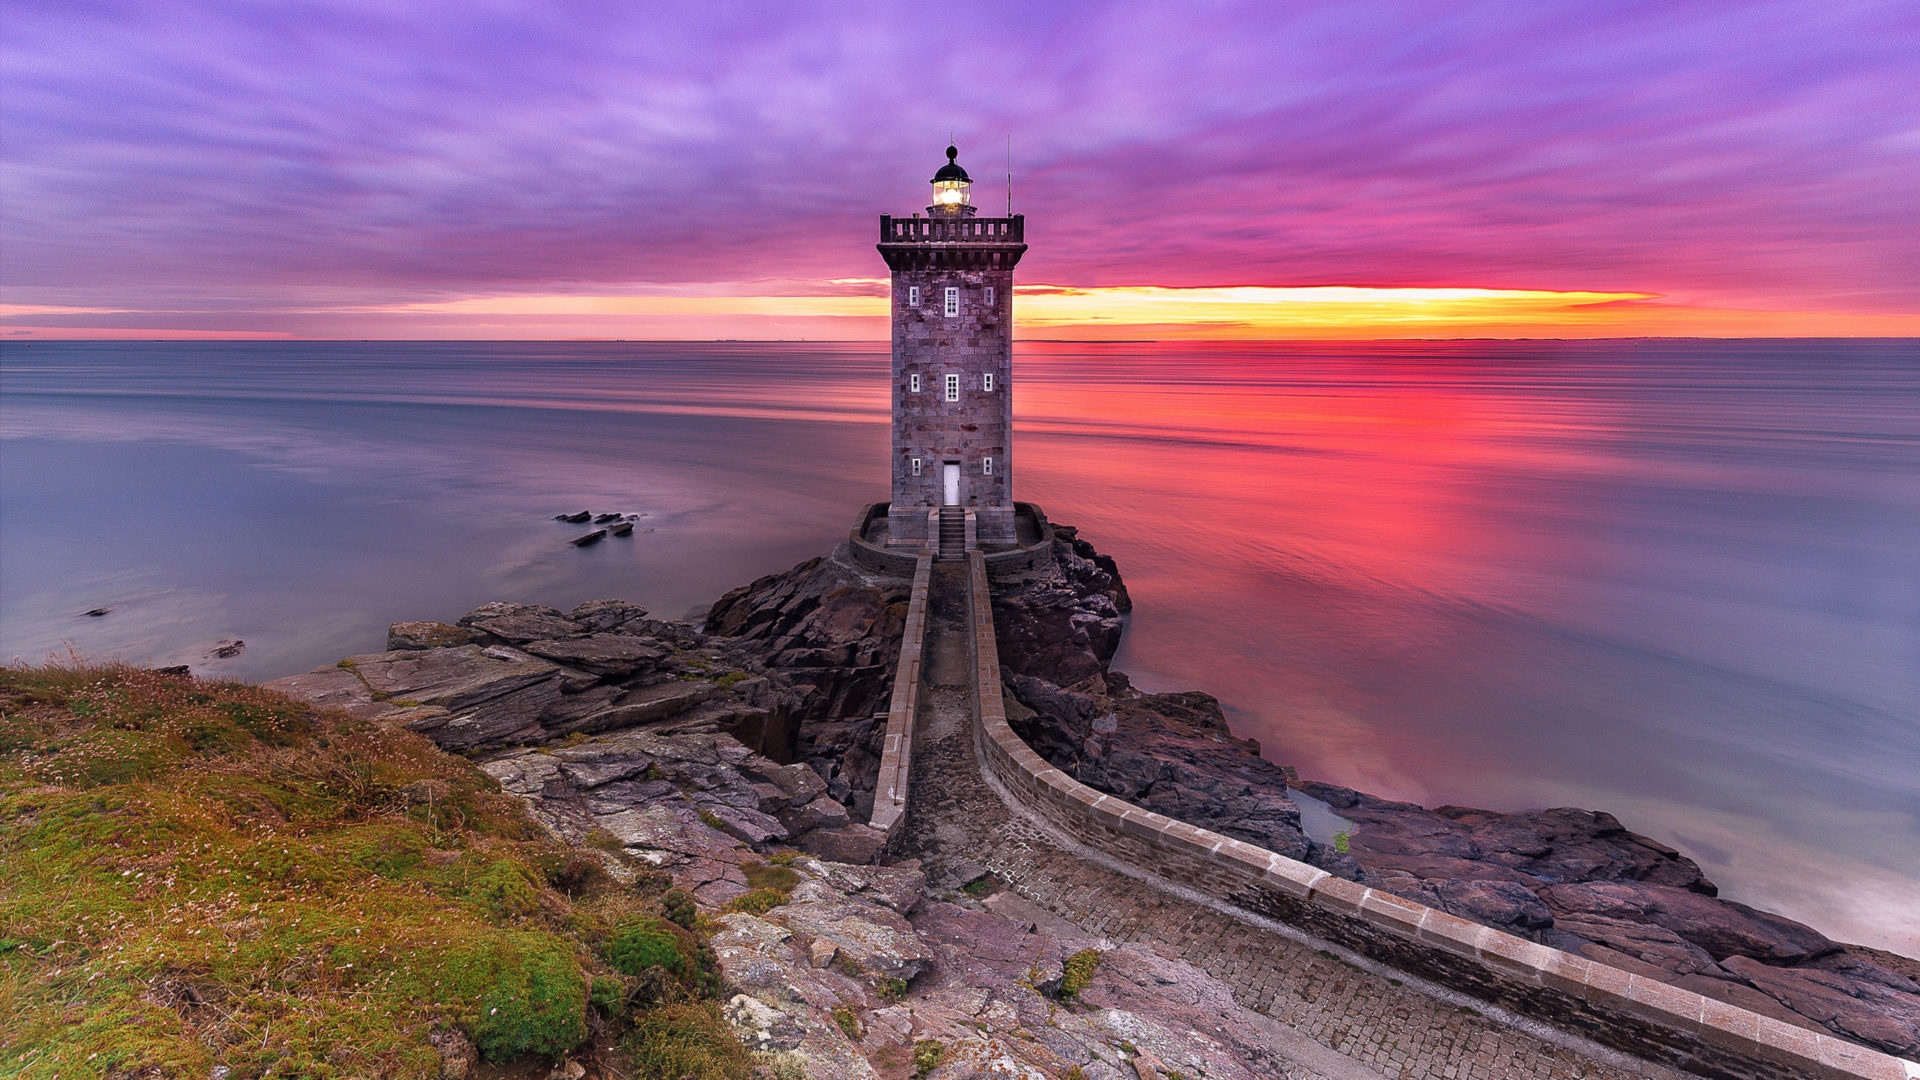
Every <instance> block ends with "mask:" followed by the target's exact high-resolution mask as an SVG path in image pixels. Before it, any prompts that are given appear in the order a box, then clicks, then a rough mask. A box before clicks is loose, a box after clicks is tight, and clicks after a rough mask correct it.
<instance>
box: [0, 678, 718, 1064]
mask: <svg viewBox="0 0 1920 1080" xmlns="http://www.w3.org/2000/svg"><path fill="white" fill-rule="evenodd" d="M570 860H571V861H570ZM575 861H578V860H577V853H572V852H569V851H568V850H567V849H564V848H561V847H558V846H557V845H555V844H553V843H551V842H550V841H548V840H546V839H545V838H544V837H543V834H541V833H540V831H539V830H538V828H537V826H535V825H534V823H533V822H532V821H531V819H530V818H529V817H528V816H527V814H526V812H525V809H524V807H523V806H522V805H521V804H520V803H519V802H518V801H517V800H514V799H511V798H509V797H507V796H505V795H502V794H501V793H500V792H499V791H498V789H497V786H496V785H495V784H494V783H493V781H492V780H491V779H490V778H488V777H487V776H485V775H484V774H483V773H481V772H479V771H478V770H477V769H476V768H474V767H473V766H472V765H470V764H468V763H467V762H465V761H463V760H461V759H459V758H457V757H454V756H452V755H448V754H444V753H442V752H440V751H439V750H437V749H436V748H434V747H433V745H432V744H431V743H429V742H428V741H427V740H425V739H424V738H422V737H420V736H418V735H414V734H411V733H408V732H405V731H400V730H394V729H389V728H383V727H379V726H376V725H373V724H368V723H365V722H361V721H356V720H353V719H351V718H349V717H347V716H345V715H344V714H338V713H323V712H317V711H315V710H313V709H311V708H309V707H307V706H305V705H303V704H300V703H296V702H293V701H291V700H289V699H286V698H284V697H281V696H279V695H276V694H273V693H271V692H269V691H266V690H263V689H261V688H259V687H253V686H247V685H244V684H238V683H206V682H198V681H195V680H192V679H188V678H181V677H173V676H162V675H158V674H156V673H154V672H150V671H145V670H141V669H136V668H128V667H121V666H113V665H107V666H92V667H84V666H73V667H46V668H0V864H3V865H5V866H6V868H7V872H6V873H5V874H4V875H0V1077H7V1076H15V1075H25V1076H59V1077H62V1078H83V1077H87V1078H90V1077H106V1076H109V1075H112V1076H132V1075H148V1074H151V1075H195V1076H205V1075H207V1074H208V1072H209V1071H210V1070H211V1069H212V1068H213V1067H214V1066H215V1065H226V1066H228V1067H230V1068H231V1069H232V1073H231V1076H232V1080H250V1078H252V1077H262V1076H266V1075H269V1074H272V1075H275V1076H299V1077H311V1078H315V1080H326V1078H341V1080H345V1078H348V1077H364V1078H373V1077H422V1078H426V1077H433V1076H437V1075H438V1071H439V1055H438V1054H437V1053H436V1052H435V1051H434V1050H433V1049H432V1048H431V1046H430V1045H429V1044H428V1042H427V1035H428V1033H429V1032H431V1031H433V1030H434V1029H435V1028H438V1027H445V1026H447V1025H449V1024H453V1025H457V1026H459V1027H461V1028H463V1029H465V1030H466V1031H467V1033H468V1034H469V1035H470V1036H471V1037H472V1038H473V1040H474V1042H475V1043H476V1044H477V1045H478V1046H479V1047H480V1049H481V1051H482V1054H483V1055H484V1056H485V1057H486V1058H487V1059H488V1060H492V1061H507V1060H510V1059H513V1058H516V1057H518V1056H520V1055H523V1054H539V1055H549V1056H551V1055H557V1054H559V1053H563V1052H565V1051H567V1050H568V1049H570V1048H572V1047H573V1046H574V1045H576V1044H577V1043H579V1042H580V1041H581V1040H582V1039H583V1038H584V1037H585V1035H586V1030H587V1029H586V1020H587V1009H588V995H589V989H590V986H591V987H592V988H593V989H594V990H595V993H594V999H595V1001H596V1003H597V1004H598V1005H601V1006H611V1005H612V1004H613V1000H614V997H615V991H617V990H619V989H621V988H620V987H619V985H618V983H617V982H616V983H615V984H614V985H613V986H612V987H609V986H607V985H606V982H607V980H609V979H611V978H612V972H611V968H610V967H609V965H608V963H607V961H606V960H605V959H603V957H602V948H601V947H602V945H603V943H605V942H607V941H609V940H611V939H612V938H613V937H614V935H615V933H616V931H618V930H619V929H620V928H621V927H623V926H626V925H630V924H634V923H636V922H637V921H638V919H640V918H650V917H652V916H656V915H660V914H663V913H665V912H666V911H667V909H668V907H669V906H670V904H671V907H672V909H673V913H675V914H681V912H680V911H679V905H680V900H679V898H671V901H670V898H669V897H643V896H639V895H636V894H635V893H633V892H631V891H622V890H619V889H617V888H616V887H614V886H613V885H612V884H611V883H610V881H608V880H606V879H605V878H604V875H603V876H602V877H601V878H595V877H594V876H593V875H592V874H591V873H590V872H589V871H590V869H591V868H582V867H579V866H574V865H572V863H573V862H575ZM562 880H564V881H566V882H567V883H568V884H569V886H570V887H569V888H568V889H567V891H566V892H562V891H561V890H560V889H559V888H556V882H558V881H562ZM669 901H670V903H669ZM685 907H686V908H687V911H686V912H684V915H685V917H686V918H687V919H688V920H689V921H691V919H692V915H693V913H692V911H691V904H690V903H688V904H686V905H685ZM654 921H659V920H657V919H656V920H654ZM662 925H667V924H665V923H662ZM675 933H676V934H680V935H684V936H686V937H687V938H689V939H691V935H688V934H686V933H685V931H680V930H677V929H676V930H675ZM675 955H676V956H680V955H682V953H681V951H679V950H678V949H676V953H675ZM708 966H710V965H698V964H696V968H705V967H708ZM596 976H599V979H598V980H595V977H596ZM701 976H702V977H701V978H700V979H699V980H698V981H697V983H696V986H697V988H698V989H699V990H700V991H702V992H709V993H710V992H713V991H716V990H717V989H718V979H717V976H716V975H714V974H713V973H712V972H711V971H708V970H702V972H701ZM614 1007H616V1008H619V1009H620V1011H622V1012H624V1011H625V1010H624V1007H623V1006H614ZM603 1011H604V1010H603ZM715 1052H716V1053H718V1052H719V1051H715ZM715 1075H725V1074H724V1073H716V1074H715Z"/></svg>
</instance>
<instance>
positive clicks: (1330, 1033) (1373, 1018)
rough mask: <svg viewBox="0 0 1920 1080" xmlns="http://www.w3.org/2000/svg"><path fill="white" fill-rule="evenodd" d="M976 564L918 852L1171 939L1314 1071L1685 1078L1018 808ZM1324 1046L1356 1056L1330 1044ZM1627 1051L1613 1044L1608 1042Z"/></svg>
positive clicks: (953, 644) (941, 612)
mask: <svg viewBox="0 0 1920 1080" xmlns="http://www.w3.org/2000/svg"><path fill="white" fill-rule="evenodd" d="M965 600H966V564H965V563H939V564H936V565H935V566H934V577H933V592H932V597H931V604H930V606H929V611H928V625H927V638H928V640H927V662H926V664H925V666H924V669H923V670H924V672H925V679H926V683H927V686H926V697H925V699H924V701H925V703H924V705H923V708H922V710H921V713H920V717H921V721H920V729H919V730H918V731H917V732H916V733H915V736H914V758H913V778H912V787H911V790H912V796H911V799H912V801H911V805H910V807H909V808H908V812H907V821H906V830H907V832H906V836H905V851H904V854H908V855H911V856H914V857H917V858H919V859H921V860H922V861H923V864H924V866H925V869H926V871H927V877H928V881H929V882H930V883H931V884H933V885H934V886H935V887H936V888H937V887H940V886H941V885H942V884H943V883H944V884H945V885H946V886H947V887H950V888H954V887H957V886H958V885H959V884H964V883H965V882H966V881H967V880H971V878H973V877H974V876H977V875H978V873H979V871H980V868H985V869H986V870H988V871H990V872H991V873H992V874H993V876H994V878H995V879H997V880H998V882H999V883H1000V884H1002V885H1004V886H1005V887H1007V888H1008V889H1011V890H1012V891H1013V892H1015V893H1017V894H1019V895H1020V896H1022V897H1024V898H1026V899H1027V900H1028V901H1031V902H1032V903H1035V904H1037V905H1039V906H1041V907H1043V908H1045V909H1046V910H1048V911H1051V912H1053V913H1054V914H1056V915H1058V916H1060V917H1061V918H1064V919H1066V920H1067V921H1068V922H1070V923H1072V924H1074V925H1075V926H1078V927H1079V928H1081V929H1082V930H1083V931H1086V932H1088V933H1092V934H1097V935H1101V936H1104V937H1107V938H1111V939H1114V940H1117V941H1140V942H1159V943H1163V944H1165V945H1168V946H1171V947H1173V948H1175V949H1177V950H1179V952H1180V954H1181V956H1182V957H1183V958H1184V959H1186V960H1187V961H1188V962H1190V963H1193V964H1195V965H1196V966H1198V967H1201V968H1203V969H1205V970H1206V971H1207V972H1209V973H1210V974H1212V975H1213V976H1214V977H1215V978H1218V979H1220V980H1221V981H1222V982H1225V983H1226V984H1227V985H1229V986H1230V987H1232V988H1233V990H1234V996H1235V997H1236V998H1237V999H1238V1000H1239V1002H1240V1004H1241V1005H1243V1006H1245V1007H1247V1008H1249V1009H1252V1010H1254V1011H1255V1012H1257V1013H1260V1014H1262V1015H1264V1016H1267V1017H1270V1018H1272V1019H1273V1020H1274V1021H1277V1022H1278V1023H1279V1024H1281V1025H1283V1026H1284V1027H1285V1028H1288V1029H1291V1030H1292V1031H1293V1032H1294V1033H1296V1034H1297V1035H1298V1036H1301V1037H1303V1038H1304V1039H1305V1040H1311V1042H1312V1044H1317V1045H1308V1046H1301V1045H1297V1044H1296V1045H1295V1046H1294V1047H1292V1049H1291V1050H1289V1048H1288V1047H1287V1046H1286V1045H1285V1044H1286V1042H1287V1040H1284V1039H1276V1048H1277V1049H1279V1050H1280V1051H1281V1052H1283V1053H1286V1054H1287V1055H1288V1056H1290V1057H1292V1058H1293V1059H1294V1060H1295V1061H1296V1062H1298V1063H1299V1066H1300V1068H1299V1069H1298V1070H1296V1071H1292V1074H1293V1075H1297V1076H1300V1077H1316V1078H1324V1080H1349V1078H1351V1077H1354V1076H1355V1075H1356V1074H1355V1071H1354V1069H1353V1064H1354V1063H1357V1064H1358V1065H1360V1066H1363V1067H1364V1068H1365V1069H1366V1070H1367V1071H1368V1072H1370V1073H1371V1074H1373V1075H1376V1076H1379V1077H1383V1078H1386V1080H1402V1078H1405V1080H1427V1078H1431V1080H1469V1078H1470V1080H1508V1078H1513V1080H1523V1078H1535V1080H1548V1078H1552V1080H1576V1078H1586V1080H1627V1078H1630V1077H1633V1078H1645V1080H1677V1078H1678V1076H1679V1074H1678V1073H1675V1072H1673V1071H1672V1070H1669V1069H1666V1068H1663V1067H1660V1066H1656V1065H1649V1064H1645V1063H1634V1062H1627V1061H1624V1060H1622V1059H1617V1058H1616V1060H1614V1061H1611V1062H1609V1061H1603V1060H1601V1059H1600V1058H1599V1057H1596V1056H1593V1055H1591V1054H1590V1053H1587V1052H1583V1051H1581V1050H1578V1049H1575V1048H1572V1043H1571V1040H1568V1042H1569V1044H1570V1045H1559V1044H1558V1040H1556V1041H1548V1040H1547V1039H1544V1038H1540V1037H1536V1036H1535V1035H1532V1034H1530V1033H1529V1032H1528V1031H1527V1030H1523V1029H1521V1028H1519V1027H1515V1026H1511V1025H1508V1024H1501V1023H1496V1022H1494V1021H1492V1020H1489V1019H1487V1018H1485V1017H1483V1016H1481V1015H1480V1014H1479V1013H1478V1012H1477V1011H1474V1010H1473V1009H1471V1008H1469V1007H1465V1006H1460V1005H1455V1004H1450V1003H1448V1002H1446V1001H1443V1000H1441V999H1440V998H1437V997H1434V996H1431V995H1429V994H1426V993H1423V992H1421V991H1419V990H1417V989H1415V988H1413V987H1411V986H1408V985H1406V984H1404V983H1403V982H1402V981H1400V980H1398V979H1395V978H1392V977H1390V976H1387V975H1381V974H1376V973H1374V972H1372V971H1368V970H1363V969H1361V968H1358V967H1355V966H1354V965H1352V964H1350V963H1347V962H1345V961H1344V960H1342V959H1340V958H1339V957H1338V956H1336V955H1334V954H1333V953H1331V952H1328V951H1324V950H1321V949H1318V948H1316V947H1314V946H1313V945H1311V944H1305V943H1302V942H1301V941H1297V940H1294V939H1293V938H1291V937H1288V936H1284V935H1283V934H1281V933H1276V932H1274V931H1272V930H1268V929H1263V928H1262V927H1260V926H1257V925H1254V924H1253V922H1251V921H1250V919H1251V917H1248V918H1240V917H1236V916H1234V915H1230V914H1227V913H1225V912H1223V911H1220V910H1217V909H1215V908H1213V907H1208V906H1204V905H1203V904H1201V903H1197V902H1195V901H1194V900H1192V899H1188V898H1186V897H1183V896H1182V895H1181V894H1180V891H1179V889H1178V887H1177V886H1175V885H1172V884H1170V883H1168V882H1165V881H1162V880H1159V879H1156V878H1152V877H1150V876H1147V875H1141V876H1135V875H1134V874H1133V873H1122V872H1120V871H1119V870H1118V869H1115V868H1113V867H1111V866H1109V865H1106V864H1105V863H1103V862H1102V861H1101V860H1099V859H1098V858H1094V857H1089V854H1087V853H1083V849H1080V848H1079V845H1078V844H1076V843H1075V842H1074V841H1072V840H1070V839H1068V838H1066V837H1064V836H1062V835H1060V834H1059V833H1058V832H1057V831H1055V830H1054V829H1052V828H1051V827H1049V826H1047V825H1045V824H1044V823H1042V822H1040V821H1038V820H1036V819H1034V818H1032V817H1030V816H1027V815H1026V814H1024V813H1017V812H1015V811H1014V809H1013V808H1012V807H1010V806H1009V805H1008V804H1007V803H1006V802H1005V801H1004V800H1003V799H1002V797H1001V796H1000V794H998V793H997V792H996V791H995V789H994V788H993V787H992V786H990V785H989V784H988V783H987V781H986V780H985V779H984V778H983V777H982V775H981V772H980V765H979V761H978V759H977V757H976V754H975V750H974V741H973V733H972V703H971V701H970V700H969V698H968V692H969V691H968V687H967V684H968V682H969V678H968V676H969V665H968V661H967V655H966V640H965V634H966V633H967V632H968V627H967V624H966V621H965V619H966V616H965V612H966V604H965ZM1319 1048H1330V1049H1331V1050H1333V1051H1337V1052H1338V1053H1339V1054H1340V1055H1343V1058H1340V1059H1329V1058H1327V1057H1326V1056H1325V1052H1324V1051H1323V1050H1320V1049H1319ZM1607 1056H1609V1057H1613V1055H1607Z"/></svg>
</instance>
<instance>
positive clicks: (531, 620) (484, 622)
mask: <svg viewBox="0 0 1920 1080" xmlns="http://www.w3.org/2000/svg"><path fill="white" fill-rule="evenodd" d="M467 625H469V626H471V627H473V628H474V629H475V630H482V631H485V632H486V633H489V634H492V635H493V636H494V637H497V638H499V639H500V640H502V641H511V642H513V643H514V644H516V645H517V644H521V643H523V642H528V641H544V640H547V639H549V638H563V637H569V636H571V635H573V634H578V633H579V632H580V630H581V626H580V624H579V623H576V622H573V621H571V620H569V619H563V618H561V617H560V616H558V615H501V616H497V617H495V618H491V619H476V620H474V621H473V622H471V623H468V624H467Z"/></svg>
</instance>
